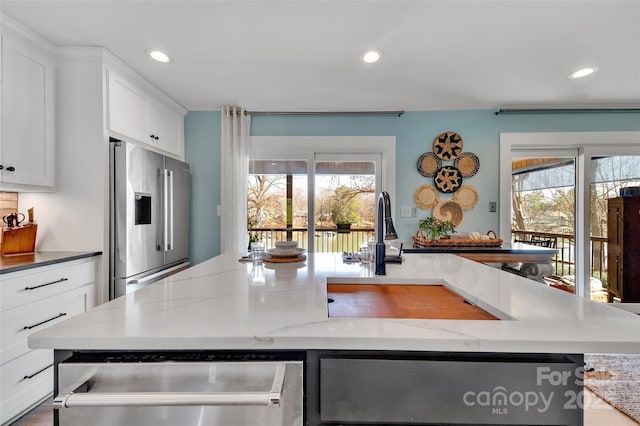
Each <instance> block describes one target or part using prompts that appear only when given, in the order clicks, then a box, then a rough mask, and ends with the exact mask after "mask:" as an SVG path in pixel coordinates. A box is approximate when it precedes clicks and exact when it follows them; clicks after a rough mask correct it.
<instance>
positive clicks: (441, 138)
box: [433, 132, 463, 161]
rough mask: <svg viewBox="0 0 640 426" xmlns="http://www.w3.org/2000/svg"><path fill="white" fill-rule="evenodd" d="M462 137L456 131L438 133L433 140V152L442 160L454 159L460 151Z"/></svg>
mask: <svg viewBox="0 0 640 426" xmlns="http://www.w3.org/2000/svg"><path fill="white" fill-rule="evenodd" d="M462 148H463V141H462V137H461V136H460V135H459V134H457V133H456V132H443V133H440V134H439V135H438V136H436V138H435V139H434V140H433V152H434V153H435V154H436V156H437V157H438V158H439V159H441V160H444V161H448V160H455V159H456V158H458V156H459V155H460V153H461V152H462Z"/></svg>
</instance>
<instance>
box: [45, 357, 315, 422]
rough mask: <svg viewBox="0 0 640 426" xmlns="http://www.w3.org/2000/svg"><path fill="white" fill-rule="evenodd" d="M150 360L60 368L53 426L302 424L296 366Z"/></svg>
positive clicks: (299, 368)
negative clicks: (55, 422) (56, 425)
mask: <svg viewBox="0 0 640 426" xmlns="http://www.w3.org/2000/svg"><path fill="white" fill-rule="evenodd" d="M149 361H150V359H149V358H148V355H145V356H143V357H141V358H139V359H136V358H135V357H132V356H131V355H128V356H127V357H126V358H125V359H119V360H117V361H116V362H113V360H109V362H77V360H73V358H72V359H71V360H70V361H67V362H63V363H60V364H59V365H58V371H57V373H58V382H57V385H58V386H57V389H58V393H57V395H56V397H55V398H54V408H55V409H56V410H57V413H56V415H55V416H54V417H56V421H57V424H59V425H64V426H70V425H82V426H86V425H94V426H100V425H109V426H113V425H136V426H144V425H153V426H157V425H225V426H247V425H252V426H254V425H260V426H262V425H264V426H280V425H282V426H298V425H299V426H302V424H303V363H302V361H264V362H261V361H255V360H251V361H224V362H218V361H215V362H206V361H191V360H190V358H186V359H184V358H183V359H176V358H175V357H170V358H169V359H163V358H161V359H159V360H158V359H157V358H156V359H153V360H151V362H149Z"/></svg>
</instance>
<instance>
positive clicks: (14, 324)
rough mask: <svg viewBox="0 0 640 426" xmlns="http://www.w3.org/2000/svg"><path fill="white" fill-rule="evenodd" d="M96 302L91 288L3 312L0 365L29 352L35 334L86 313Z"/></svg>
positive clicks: (0, 331)
mask: <svg viewBox="0 0 640 426" xmlns="http://www.w3.org/2000/svg"><path fill="white" fill-rule="evenodd" d="M92 300H93V285H89V286H85V287H81V288H79V289H76V290H72V291H69V292H66V293H62V294H60V295H58V296H55V297H50V298H48V299H43V300H39V301H37V302H33V303H29V304H27V305H23V306H19V307H17V308H13V309H9V310H6V311H4V312H2V313H0V341H1V342H2V351H0V363H5V362H7V361H10V360H11V359H13V358H15V357H17V356H20V355H22V354H23V353H25V352H27V351H29V348H28V346H27V337H29V335H30V334H31V333H34V332H36V331H39V330H42V329H44V328H47V327H49V326H50V325H53V324H55V323H57V322H60V321H63V320H65V319H67V318H70V317H72V316H74V315H77V314H80V313H82V312H84V311H86V310H87V307H88V304H89V303H92Z"/></svg>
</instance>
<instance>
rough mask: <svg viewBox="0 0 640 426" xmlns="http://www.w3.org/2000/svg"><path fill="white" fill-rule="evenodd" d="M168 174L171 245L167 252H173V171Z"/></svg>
mask: <svg viewBox="0 0 640 426" xmlns="http://www.w3.org/2000/svg"><path fill="white" fill-rule="evenodd" d="M167 174H168V175H169V214H170V217H169V243H168V245H167V250H173V221H174V215H173V171H172V170H167Z"/></svg>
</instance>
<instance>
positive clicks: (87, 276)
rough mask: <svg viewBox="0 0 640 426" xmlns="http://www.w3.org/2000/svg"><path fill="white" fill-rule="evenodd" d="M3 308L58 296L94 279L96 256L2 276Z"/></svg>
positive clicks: (0, 292) (0, 308) (1, 303)
mask: <svg viewBox="0 0 640 426" xmlns="http://www.w3.org/2000/svg"><path fill="white" fill-rule="evenodd" d="M1 277H2V285H1V286H0V295H1V297H0V311H4V310H7V309H11V308H15V307H16V306H20V305H24V304H25V303H30V302H34V301H36V300H40V299H44V298H48V297H52V296H56V295H58V294H60V293H62V292H65V291H69V290H73V289H74V288H78V287H82V286H84V285H86V284H89V283H93V282H94V281H95V262H94V260H93V258H89V259H81V260H75V261H69V262H62V263H58V264H55V265H50V266H41V267H38V268H34V269H29V270H26V271H20V272H14V273H10V274H6V275H2V276H1Z"/></svg>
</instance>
